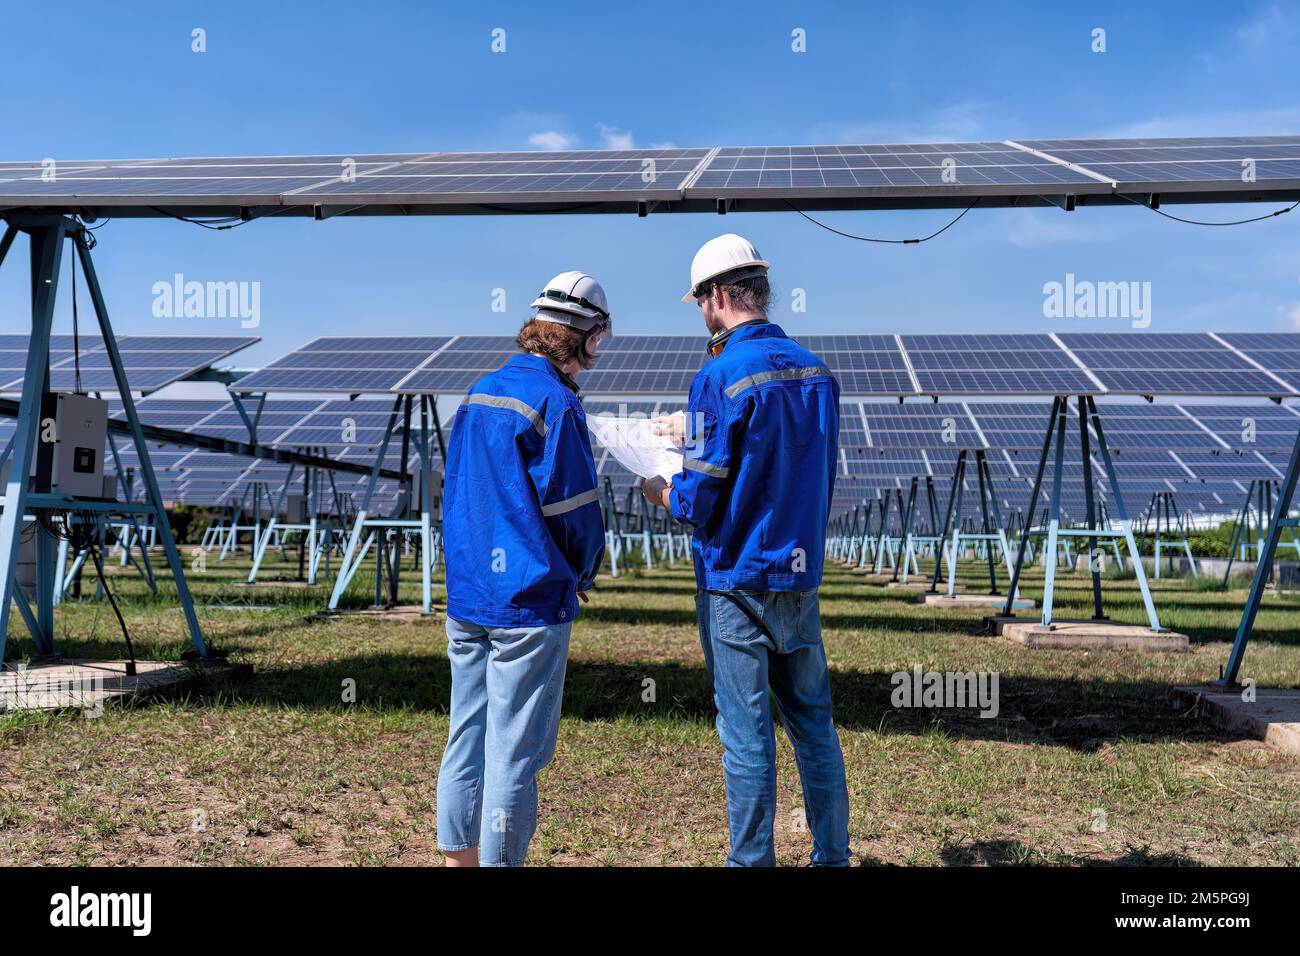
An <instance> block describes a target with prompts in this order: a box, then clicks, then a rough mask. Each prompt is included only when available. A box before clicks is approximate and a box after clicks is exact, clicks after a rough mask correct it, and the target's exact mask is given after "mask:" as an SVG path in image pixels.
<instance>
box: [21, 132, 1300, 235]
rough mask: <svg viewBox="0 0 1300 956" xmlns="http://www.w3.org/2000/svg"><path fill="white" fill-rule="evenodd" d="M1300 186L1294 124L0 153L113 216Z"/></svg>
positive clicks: (79, 203) (40, 196)
mask: <svg viewBox="0 0 1300 956" xmlns="http://www.w3.org/2000/svg"><path fill="white" fill-rule="evenodd" d="M1153 193H1154V194H1159V195H1160V196H1161V197H1162V198H1163V199H1164V200H1165V201H1183V202H1214V201H1232V200H1241V201H1249V200H1255V199H1260V198H1267V197H1275V198H1279V199H1282V198H1290V197H1295V196H1297V195H1300V137H1288V136H1283V137H1207V138H1194V139H1163V140H1161V139H1130V140H1113V139H1112V140H1060V139H1055V140H1025V141H1020V142H1017V141H1012V140H1002V141H1000V142H999V141H983V142H973V143H908V144H841V145H823V146H719V147H712V148H709V147H696V148H675V147H667V148H659V149H631V150H571V151H558V152H545V151H531V152H467V153H450V152H428V153H397V154H365V153H358V154H354V155H352V156H346V155H342V154H337V155H331V156H248V157H198V158H176V159H127V160H74V159H69V160H55V161H54V162H52V163H51V162H49V161H31V162H6V163H0V207H9V208H24V207H41V208H46V209H54V210H65V209H66V210H84V209H91V210H95V209H101V208H102V209H103V210H105V211H106V212H109V213H111V214H112V215H118V216H124V215H125V216H166V215H177V214H185V213H189V212H198V213H206V214H208V215H215V214H224V215H238V214H239V213H240V212H241V211H243V210H250V211H252V213H253V214H254V215H256V214H261V213H272V212H273V213H275V214H277V215H278V214H281V213H284V214H288V215H304V216H307V215H321V214H322V210H328V211H329V212H330V214H342V215H410V214H438V213H452V214H461V213H480V214H491V213H497V212H502V211H511V210H516V209H521V208H523V209H540V210H546V211H550V212H600V211H624V210H629V209H633V208H637V204H638V203H645V204H648V208H652V207H654V206H655V204H663V206H664V208H670V209H681V210H686V211H703V210H709V211H712V210H714V209H716V208H717V203H718V202H719V201H723V202H726V203H728V204H731V205H732V207H733V208H737V209H786V208H788V205H787V203H788V202H789V201H790V200H796V201H800V200H802V201H803V202H804V203H807V204H809V205H811V206H812V207H814V208H874V207H894V208H898V207H907V208H924V207H930V206H943V205H950V206H960V205H969V204H970V203H971V202H972V201H973V200H974V199H975V198H976V197H978V198H979V199H980V201H981V202H983V203H985V204H987V205H1016V204H1019V203H1020V202H1023V201H1024V200H1025V199H1026V198H1029V197H1036V196H1063V195H1073V196H1076V197H1078V200H1079V201H1080V202H1084V203H1089V202H1102V203H1114V202H1123V201H1124V200H1123V199H1122V198H1120V196H1121V194H1129V195H1136V196H1147V195H1150V194H1153Z"/></svg>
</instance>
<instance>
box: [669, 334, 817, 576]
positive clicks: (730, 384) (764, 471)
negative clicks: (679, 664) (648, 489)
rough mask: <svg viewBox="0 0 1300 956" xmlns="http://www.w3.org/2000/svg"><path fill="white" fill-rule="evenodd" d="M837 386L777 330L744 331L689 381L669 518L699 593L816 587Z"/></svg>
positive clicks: (811, 356)
mask: <svg viewBox="0 0 1300 956" xmlns="http://www.w3.org/2000/svg"><path fill="white" fill-rule="evenodd" d="M839 396H840V386H839V383H838V382H837V381H836V380H835V377H834V376H833V375H831V373H830V370H829V369H828V368H827V367H826V365H825V363H823V362H822V361H821V360H820V359H819V358H817V356H816V355H814V354H813V353H812V352H809V351H808V350H807V349H805V348H803V347H802V346H801V345H799V344H798V343H796V342H795V341H794V340H792V339H790V338H789V337H787V336H786V334H785V332H783V331H782V330H781V328H780V326H778V325H775V324H773V323H771V322H756V323H754V324H752V325H745V326H740V327H737V328H736V330H735V331H733V332H732V333H731V336H730V337H729V338H728V339H727V345H726V348H725V349H724V350H723V352H722V354H721V355H719V356H718V357H717V358H714V359H712V360H711V361H709V362H708V363H707V364H706V365H705V366H704V368H702V369H701V370H700V372H699V374H697V375H696V376H695V380H694V381H693V382H692V383H691V394H690V399H689V401H688V403H687V407H686V433H687V434H686V457H685V460H684V462H683V469H682V471H681V473H680V474H678V475H677V476H676V477H674V479H673V488H672V492H671V497H670V502H671V505H672V512H673V515H674V517H677V518H679V519H681V520H682V521H685V522H687V523H688V524H690V525H692V526H693V527H694V528H695V534H694V537H693V542H692V551H693V553H694V556H695V575H696V579H697V581H698V583H699V585H700V587H702V588H707V589H710V590H732V589H734V590H742V591H807V590H811V589H813V588H816V587H817V586H818V585H820V584H821V578H822V558H823V551H824V546H825V541H826V521H827V518H828V517H829V513H830V503H831V495H832V493H833V492H834V489H835V468H836V463H837V457H838V455H839Z"/></svg>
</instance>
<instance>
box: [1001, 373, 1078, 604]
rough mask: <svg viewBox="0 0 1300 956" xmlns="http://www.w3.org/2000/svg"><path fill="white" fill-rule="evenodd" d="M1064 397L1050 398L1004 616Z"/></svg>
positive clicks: (1011, 599) (1013, 592) (1016, 583)
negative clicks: (1048, 411) (1050, 411)
mask: <svg viewBox="0 0 1300 956" xmlns="http://www.w3.org/2000/svg"><path fill="white" fill-rule="evenodd" d="M1063 401H1064V399H1062V398H1061V397H1060V396H1057V397H1056V398H1053V399H1052V413H1051V415H1050V416H1049V417H1048V419H1047V436H1046V437H1045V438H1044V439H1043V452H1042V454H1041V455H1039V456H1038V470H1037V471H1036V472H1035V473H1034V488H1033V491H1032V492H1030V495H1029V511H1028V513H1027V514H1026V515H1025V517H1024V520H1023V522H1022V524H1021V531H1020V541H1019V542H1018V545H1017V547H1016V565H1015V568H1013V569H1012V571H1011V586H1010V587H1009V588H1008V589H1007V603H1006V606H1005V607H1004V608H1003V609H1002V614H1003V616H1004V617H1010V616H1011V612H1012V610H1013V608H1014V607H1015V601H1016V594H1017V589H1018V588H1019V587H1020V569H1021V568H1022V567H1023V566H1024V563H1025V551H1026V549H1027V548H1028V547H1029V534H1030V532H1031V531H1033V528H1034V514H1035V512H1036V511H1037V510H1038V495H1039V493H1040V492H1041V491H1042V487H1043V472H1044V471H1046V469H1047V455H1048V452H1049V451H1050V450H1051V448H1052V433H1053V432H1055V430H1056V419H1057V416H1058V415H1059V414H1060V412H1061V406H1062V402H1063Z"/></svg>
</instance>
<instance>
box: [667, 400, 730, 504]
mask: <svg viewBox="0 0 1300 956" xmlns="http://www.w3.org/2000/svg"><path fill="white" fill-rule="evenodd" d="M731 413H732V412H731V403H730V402H728V401H727V399H726V397H725V396H724V395H723V394H722V391H721V388H720V386H719V385H718V384H717V383H716V382H714V381H713V380H712V379H710V378H708V377H707V376H703V375H701V376H699V377H697V378H696V380H695V381H694V382H693V383H691V395H690V400H689V401H688V402H687V405H686V451H685V454H684V457H683V459H682V471H681V472H680V473H679V474H677V475H676V476H675V477H674V478H673V487H672V491H671V492H670V494H669V499H668V500H669V504H670V505H671V506H672V513H673V517H674V518H677V519H678V520H680V521H685V522H686V523H687V524H689V525H692V526H693V527H696V528H702V527H705V526H707V525H708V524H709V522H710V521H711V520H712V519H713V518H714V516H715V515H716V514H717V513H719V511H720V509H721V508H722V507H723V506H724V502H723V491H724V490H725V489H726V488H727V486H728V485H729V484H730V479H731V471H732V461H731V458H732V430H733V425H734V423H733V422H732V421H731V418H730V416H731Z"/></svg>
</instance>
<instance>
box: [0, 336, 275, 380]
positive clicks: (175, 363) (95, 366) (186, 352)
mask: <svg viewBox="0 0 1300 956" xmlns="http://www.w3.org/2000/svg"><path fill="white" fill-rule="evenodd" d="M28 341H29V336H27V335H21V334H14V333H3V334H0V392H8V393H15V392H21V391H22V387H23V377H24V375H25V373H26V368H27V345H28ZM259 341H261V340H260V339H259V338H258V337H257V336H229V335H124V336H119V337H118V339H117V347H118V350H119V352H120V354H121V356H122V365H123V367H124V368H125V370H126V380H127V382H128V383H129V384H130V386H131V390H132V391H136V392H152V391H157V390H158V389H160V388H162V387H163V386H165V385H170V384H172V383H173V382H179V381H183V380H185V379H187V378H190V377H191V376H193V375H196V374H198V373H199V372H202V371H203V370H205V369H207V368H210V367H211V366H212V365H214V364H216V363H217V362H219V361H220V360H221V359H223V358H225V357H227V356H228V355H232V354H233V353H235V352H238V351H239V350H240V349H245V348H248V346H250V345H253V344H255V343H257V342H259ZM78 344H79V346H80V353H81V385H82V388H84V389H86V390H88V391H117V383H116V382H115V381H114V379H113V370H112V368H111V367H110V366H109V363H108V352H107V351H106V350H105V348H104V341H103V339H102V338H100V336H99V333H98V331H95V332H93V333H90V334H83V335H81V336H80V341H79V343H78ZM75 386H76V358H75V352H74V348H73V337H72V336H71V335H64V334H58V335H51V336H50V388H51V389H53V390H55V391H71V390H72V389H73V388H74V387H75Z"/></svg>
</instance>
